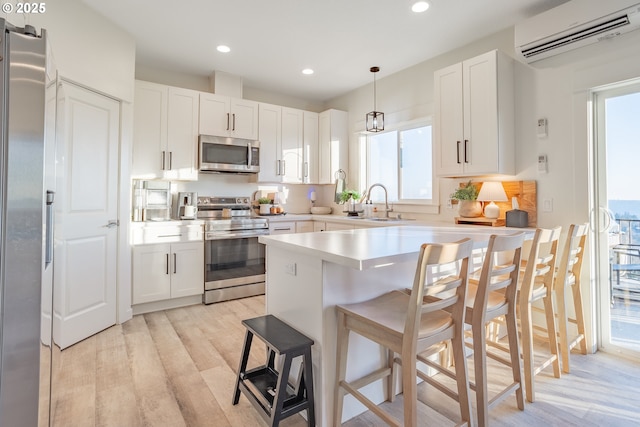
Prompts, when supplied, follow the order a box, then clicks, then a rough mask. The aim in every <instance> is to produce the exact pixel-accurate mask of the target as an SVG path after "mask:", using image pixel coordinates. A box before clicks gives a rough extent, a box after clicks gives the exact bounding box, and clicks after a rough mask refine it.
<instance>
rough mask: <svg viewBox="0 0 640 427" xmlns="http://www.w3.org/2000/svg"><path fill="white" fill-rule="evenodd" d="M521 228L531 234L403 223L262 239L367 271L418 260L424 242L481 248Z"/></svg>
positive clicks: (275, 244) (508, 230)
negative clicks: (468, 242)
mask: <svg viewBox="0 0 640 427" xmlns="http://www.w3.org/2000/svg"><path fill="white" fill-rule="evenodd" d="M348 221H349V220H348ZM350 221H358V220H350ZM414 223H415V221H414ZM518 231H528V232H529V233H530V234H531V233H532V231H531V230H523V229H514V228H495V227H477V226H476V227H474V226H455V225H450V226H414V225H403V226H389V227H375V228H361V229H355V230H340V231H324V232H321V233H298V234H280V235H273V236H260V237H259V241H260V242H261V243H264V244H266V245H267V247H268V246H274V247H280V248H284V249H288V250H293V251H297V252H301V253H305V254H307V255H311V256H314V257H318V258H321V259H323V260H325V261H329V262H332V263H335V264H339V265H344V266H347V267H351V268H355V269H357V270H365V269H369V268H374V267H378V266H381V265H384V264H388V263H393V262H402V261H407V260H410V259H415V256H416V255H417V254H418V252H419V250H420V245H422V244H423V243H447V242H455V241H457V240H461V239H464V238H466V237H469V238H471V239H473V240H474V248H482V247H485V246H486V245H487V242H488V240H489V236H490V235H492V234H513V233H516V232H518Z"/></svg>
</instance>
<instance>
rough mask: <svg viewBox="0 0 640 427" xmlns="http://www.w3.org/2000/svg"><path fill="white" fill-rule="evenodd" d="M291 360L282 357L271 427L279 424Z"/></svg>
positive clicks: (288, 356) (287, 357)
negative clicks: (282, 361)
mask: <svg viewBox="0 0 640 427" xmlns="http://www.w3.org/2000/svg"><path fill="white" fill-rule="evenodd" d="M291 359H292V358H291V356H290V355H289V354H285V355H284V363H283V364H282V371H281V372H280V375H279V376H278V382H277V383H276V389H275V392H276V395H275V398H274V400H273V408H272V409H271V427H278V425H279V424H280V420H281V417H282V408H283V406H284V400H285V399H286V397H287V384H288V383H289V371H290V370H291Z"/></svg>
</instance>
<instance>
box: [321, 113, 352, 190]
mask: <svg viewBox="0 0 640 427" xmlns="http://www.w3.org/2000/svg"><path fill="white" fill-rule="evenodd" d="M348 118H349V115H348V113H347V112H346V111H339V110H327V111H323V112H322V113H320V115H319V119H318V124H319V140H318V150H319V155H318V184H332V183H333V182H335V174H336V172H337V171H338V170H339V169H343V170H347V167H348V162H349V159H348V153H349V132H348V129H347V126H348Z"/></svg>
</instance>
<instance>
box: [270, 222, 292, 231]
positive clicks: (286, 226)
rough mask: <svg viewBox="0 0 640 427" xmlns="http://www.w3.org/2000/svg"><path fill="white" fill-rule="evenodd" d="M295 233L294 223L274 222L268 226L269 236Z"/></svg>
mask: <svg viewBox="0 0 640 427" xmlns="http://www.w3.org/2000/svg"><path fill="white" fill-rule="evenodd" d="M295 232H296V223H295V222H280V221H278V222H274V223H271V224H269V234H286V233H295Z"/></svg>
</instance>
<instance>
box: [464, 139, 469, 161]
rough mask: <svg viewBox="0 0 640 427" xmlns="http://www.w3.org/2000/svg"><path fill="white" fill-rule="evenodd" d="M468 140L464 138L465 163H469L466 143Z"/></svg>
mask: <svg viewBox="0 0 640 427" xmlns="http://www.w3.org/2000/svg"><path fill="white" fill-rule="evenodd" d="M468 142H469V140H468V139H465V140H464V162H465V163H469V160H468V159H467V143H468Z"/></svg>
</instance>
